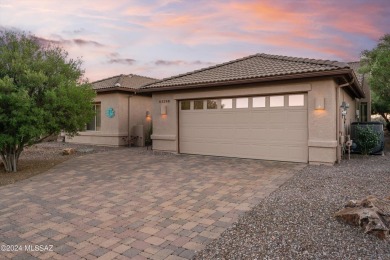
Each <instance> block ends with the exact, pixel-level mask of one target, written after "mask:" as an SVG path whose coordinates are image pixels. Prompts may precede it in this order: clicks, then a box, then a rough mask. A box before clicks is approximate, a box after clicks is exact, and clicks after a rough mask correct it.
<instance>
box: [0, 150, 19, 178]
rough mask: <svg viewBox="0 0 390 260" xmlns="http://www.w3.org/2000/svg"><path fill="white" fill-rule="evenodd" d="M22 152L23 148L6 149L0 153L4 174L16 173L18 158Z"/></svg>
mask: <svg viewBox="0 0 390 260" xmlns="http://www.w3.org/2000/svg"><path fill="white" fill-rule="evenodd" d="M22 151H23V146H22V145H20V146H17V147H6V148H4V149H3V150H2V151H0V155H1V159H2V161H3V164H4V168H5V171H6V172H17V171H18V164H19V156H20V154H21V153H22Z"/></svg>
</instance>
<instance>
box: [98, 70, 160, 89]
mask: <svg viewBox="0 0 390 260" xmlns="http://www.w3.org/2000/svg"><path fill="white" fill-rule="evenodd" d="M156 81H158V80H157V79H153V78H149V77H144V76H139V75H135V74H129V75H123V74H121V75H118V76H113V77H110V78H106V79H102V80H98V81H95V82H93V83H92V88H93V89H94V90H96V91H99V90H103V89H104V90H107V89H111V88H112V89H113V88H125V89H129V90H137V89H139V88H141V87H142V86H144V85H146V84H150V83H153V82H156Z"/></svg>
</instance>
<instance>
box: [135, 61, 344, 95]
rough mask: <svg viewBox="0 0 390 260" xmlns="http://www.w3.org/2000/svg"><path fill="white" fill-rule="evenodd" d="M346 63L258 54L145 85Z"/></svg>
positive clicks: (334, 66) (317, 68) (210, 80)
mask: <svg viewBox="0 0 390 260" xmlns="http://www.w3.org/2000/svg"><path fill="white" fill-rule="evenodd" d="M349 68H350V67H349V65H348V64H347V63H342V62H338V61H329V60H317V59H307V58H297V57H288V56H279V55H269V54H264V53H260V54H255V55H251V56H248V57H244V58H241V59H237V60H233V61H229V62H226V63H222V64H218V65H215V66H211V67H207V68H204V69H200V70H195V71H192V72H189V73H185V74H180V75H177V76H174V77H170V78H165V79H163V80H160V81H157V82H155V83H151V84H149V85H146V86H144V87H143V88H144V89H152V88H161V89H163V88H165V87H174V86H186V85H200V84H208V83H215V82H230V81H237V80H248V79H256V78H266V77H274V76H284V75H293V74H302V73H310V72H322V71H332V70H339V69H349Z"/></svg>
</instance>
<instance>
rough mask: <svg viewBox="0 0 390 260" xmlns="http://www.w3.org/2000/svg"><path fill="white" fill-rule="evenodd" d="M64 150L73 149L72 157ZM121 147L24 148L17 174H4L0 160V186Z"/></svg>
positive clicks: (53, 144)
mask: <svg viewBox="0 0 390 260" xmlns="http://www.w3.org/2000/svg"><path fill="white" fill-rule="evenodd" d="M65 148H74V149H76V153H75V154H73V155H66V156H64V155H62V151H63V149H65ZM117 149H125V148H121V147H107V146H95V145H84V144H71V143H62V142H43V143H39V144H36V145H33V146H31V147H27V148H25V150H24V151H23V153H22V154H21V155H20V159H19V171H18V172H17V173H6V172H5V169H4V166H3V164H2V162H1V160H0V186H4V185H7V184H11V183H14V182H17V181H20V180H24V179H28V178H30V177H32V176H35V175H37V174H41V173H44V172H46V171H47V170H49V169H50V168H52V167H53V166H54V165H57V164H59V163H61V162H64V161H66V160H69V159H71V158H74V157H77V156H82V155H85V154H91V153H100V152H106V151H111V150H117Z"/></svg>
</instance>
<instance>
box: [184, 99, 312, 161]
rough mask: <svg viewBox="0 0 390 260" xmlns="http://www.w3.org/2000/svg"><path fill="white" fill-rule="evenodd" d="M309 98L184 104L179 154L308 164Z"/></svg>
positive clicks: (190, 102) (190, 101) (219, 100)
mask: <svg viewBox="0 0 390 260" xmlns="http://www.w3.org/2000/svg"><path fill="white" fill-rule="evenodd" d="M307 131H308V123H307V94H305V93H300V94H283V95H272V96H251V97H231V98H210V99H199V100H182V101H180V103H179V152H180V153H186V154H201V155H214V156H227V157H238V158H252V159H264V160H276V161H290V162H308V143H307V140H308V133H307Z"/></svg>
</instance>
